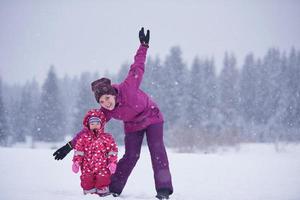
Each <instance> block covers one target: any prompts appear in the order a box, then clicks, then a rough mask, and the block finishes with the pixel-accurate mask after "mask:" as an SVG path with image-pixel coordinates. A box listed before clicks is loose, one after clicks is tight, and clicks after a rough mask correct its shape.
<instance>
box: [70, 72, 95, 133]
mask: <svg viewBox="0 0 300 200" xmlns="http://www.w3.org/2000/svg"><path fill="white" fill-rule="evenodd" d="M97 78H98V77H95V76H92V75H91V74H90V73H88V72H85V73H82V74H81V76H80V80H79V84H78V88H77V90H78V93H77V97H76V102H75V106H74V108H73V116H74V121H73V122H74V124H73V132H78V131H80V130H81V129H82V127H83V125H82V121H83V117H84V115H85V114H86V112H87V111H88V110H90V109H93V108H99V107H100V106H99V104H97V101H96V100H95V96H94V93H93V91H92V89H91V82H92V81H94V80H96V79H97Z"/></svg>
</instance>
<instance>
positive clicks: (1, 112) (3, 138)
mask: <svg viewBox="0 0 300 200" xmlns="http://www.w3.org/2000/svg"><path fill="white" fill-rule="evenodd" d="M2 95H3V94H2V79H1V77H0V146H6V145H7V142H8V141H7V139H8V136H9V130H8V124H7V119H6V115H7V111H6V109H5V107H4V102H3V98H2Z"/></svg>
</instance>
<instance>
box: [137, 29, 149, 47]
mask: <svg viewBox="0 0 300 200" xmlns="http://www.w3.org/2000/svg"><path fill="white" fill-rule="evenodd" d="M139 38H140V42H141V44H145V45H148V44H149V40H150V31H149V30H147V34H146V35H145V33H144V27H142V29H141V30H140V31H139Z"/></svg>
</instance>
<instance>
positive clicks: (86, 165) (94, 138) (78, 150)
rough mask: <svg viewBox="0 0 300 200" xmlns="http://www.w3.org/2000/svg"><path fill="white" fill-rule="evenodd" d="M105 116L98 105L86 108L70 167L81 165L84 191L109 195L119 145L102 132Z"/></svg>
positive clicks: (74, 169)
mask: <svg viewBox="0 0 300 200" xmlns="http://www.w3.org/2000/svg"><path fill="white" fill-rule="evenodd" d="M105 122H106V119H105V116H104V114H103V113H102V111H101V110H100V109H93V110H90V111H88V112H87V114H86V115H85V117H84V120H83V125H84V128H83V129H82V130H81V132H82V134H81V135H80V138H79V139H78V141H77V142H76V145H75V147H74V149H75V152H74V157H73V165H72V170H73V172H74V173H77V172H78V171H79V168H80V169H81V176H80V180H81V187H82V189H83V193H84V194H89V193H90V194H98V195H99V196H106V195H109V194H110V193H109V188H108V186H109V184H110V176H111V175H112V174H114V173H115V170H116V163H117V153H118V147H117V145H116V143H115V141H114V139H113V137H112V136H111V135H110V134H108V133H104V125H105Z"/></svg>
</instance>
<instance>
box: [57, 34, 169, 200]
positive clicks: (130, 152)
mask: <svg viewBox="0 0 300 200" xmlns="http://www.w3.org/2000/svg"><path fill="white" fill-rule="evenodd" d="M139 39H140V43H141V44H140V47H139V48H138V50H137V53H136V55H135V57H134V63H133V64H132V65H131V66H130V70H129V73H128V75H127V77H126V78H125V80H124V81H123V82H122V83H120V84H113V85H111V82H110V80H109V79H107V78H101V79H99V80H96V81H94V82H92V84H91V86H92V91H93V92H94V94H95V98H96V101H97V102H98V103H99V104H100V106H101V110H102V111H103V112H104V114H105V116H106V119H107V121H108V120H110V119H111V118H114V119H118V120H122V121H123V122H124V131H125V154H124V156H123V157H122V158H121V159H120V160H119V162H118V164H117V169H116V172H115V174H114V175H113V176H112V177H111V183H110V185H109V190H110V192H111V193H112V194H113V196H119V195H120V194H121V192H122V190H123V188H124V186H125V184H126V182H127V179H128V177H129V175H130V173H131V171H132V170H133V168H134V166H135V164H136V162H137V161H138V159H139V155H140V151H141V146H142V141H143V137H144V135H145V134H146V137H147V143H148V148H149V151H150V154H151V161H152V168H153V171H154V179H155V188H156V191H157V195H156V197H157V198H158V199H169V195H170V194H172V193H173V186H172V180H171V174H170V170H169V163H168V158H167V153H166V150H165V146H164V142H163V122H164V120H163V116H162V113H161V112H160V110H159V108H158V107H157V105H156V104H155V103H154V102H153V100H152V99H150V97H149V96H148V95H147V94H146V93H144V92H143V91H142V90H141V89H140V84H141V82H142V78H143V74H144V67H145V60H146V54H147V50H148V47H149V46H148V44H149V39H150V31H149V30H147V34H146V35H145V33H144V28H142V29H141V30H140V31H139ZM78 137H79V136H78V134H77V136H75V138H74V139H73V140H72V141H71V142H69V143H67V144H66V145H65V146H63V147H62V148H60V149H58V150H57V151H56V152H55V153H54V154H53V155H54V156H55V159H57V160H60V159H63V158H64V157H65V156H66V155H67V154H68V153H69V151H70V150H71V149H72V148H73V147H74V145H75V144H76V140H77V138H78Z"/></svg>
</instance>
